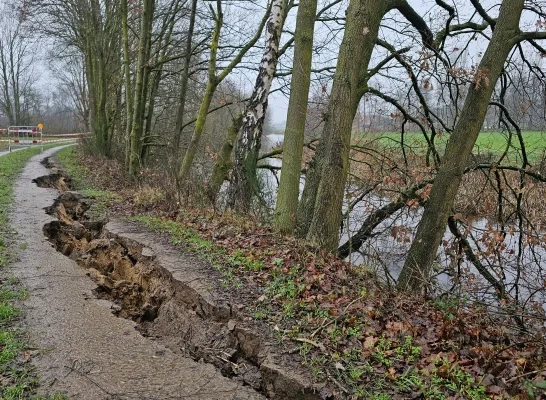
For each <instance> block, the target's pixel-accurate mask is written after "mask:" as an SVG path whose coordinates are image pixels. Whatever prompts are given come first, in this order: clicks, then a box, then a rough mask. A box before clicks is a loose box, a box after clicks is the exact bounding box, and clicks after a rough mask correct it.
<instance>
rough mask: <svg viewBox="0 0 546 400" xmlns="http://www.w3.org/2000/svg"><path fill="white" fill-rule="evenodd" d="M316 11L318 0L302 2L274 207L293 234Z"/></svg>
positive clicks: (283, 227)
mask: <svg viewBox="0 0 546 400" xmlns="http://www.w3.org/2000/svg"><path fill="white" fill-rule="evenodd" d="M316 12H317V0H301V1H300V2H299V5H298V15H297V17H296V32H295V39H294V61H293V64H292V81H291V85H290V101H289V103H288V114H287V119H286V129H285V130H284V143H283V157H282V168H281V181H280V184H279V190H278V194H277V205H276V210H275V212H276V216H275V224H276V227H277V229H278V230H279V231H280V232H281V233H293V232H294V228H295V227H296V212H297V209H298V196H299V190H300V176H301V172H300V171H301V161H302V157H303V141H304V136H305V119H306V116H307V103H308V101H309V86H310V83H311V61H312V56H313V34H314V28H315V18H316V16H315V14H316Z"/></svg>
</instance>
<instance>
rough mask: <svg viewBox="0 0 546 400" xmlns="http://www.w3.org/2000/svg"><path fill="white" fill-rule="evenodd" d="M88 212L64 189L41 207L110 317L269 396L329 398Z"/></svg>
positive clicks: (49, 232) (56, 241)
mask: <svg viewBox="0 0 546 400" xmlns="http://www.w3.org/2000/svg"><path fill="white" fill-rule="evenodd" d="M39 179H40V182H49V183H51V184H52V185H55V183H54V182H57V183H56V185H57V186H53V187H58V188H62V187H68V185H66V186H65V185H62V184H58V182H59V181H60V180H59V177H58V175H57V174H54V176H49V178H48V177H41V178H39ZM63 182H66V180H65V179H64V178H63ZM61 190H62V189H61ZM89 207H90V205H89V203H88V202H87V200H86V199H85V198H84V197H83V196H82V195H80V194H78V193H74V192H69V191H64V192H63V193H61V194H60V196H59V197H58V198H57V199H56V200H55V202H54V204H53V205H52V206H51V207H48V208H47V209H46V212H47V213H48V214H50V215H54V216H56V217H57V219H58V220H57V221H52V222H50V223H47V224H46V225H45V226H44V229H43V230H44V234H45V235H46V236H47V237H48V239H49V241H50V242H51V243H53V245H54V246H55V248H56V249H57V250H58V251H59V252H61V253H62V254H64V255H65V256H67V257H70V258H71V259H73V260H75V261H76V262H77V263H78V264H79V265H80V266H81V267H83V268H85V269H86V270H87V275H88V276H89V277H90V278H91V279H92V280H93V281H94V282H95V283H96V284H97V288H96V289H95V290H94V294H95V295H96V296H97V297H98V298H100V299H106V300H109V301H111V302H113V303H114V304H115V305H114V306H113V307H112V312H113V313H114V314H115V315H116V316H118V317H122V318H127V319H131V320H133V321H135V322H136V323H137V330H138V331H139V332H141V334H142V335H143V336H150V337H154V338H156V339H159V340H162V341H163V342H164V344H165V345H166V346H167V347H169V348H171V349H172V350H173V351H175V352H180V353H182V354H184V355H187V356H190V357H191V358H193V359H194V360H199V361H201V360H202V361H204V362H206V363H209V364H212V365H214V366H215V367H217V368H218V369H219V370H220V371H221V373H222V374H223V375H224V376H226V377H229V378H231V379H234V380H237V381H240V382H242V383H243V384H244V385H246V386H249V387H252V388H253V389H254V390H256V391H257V392H259V393H262V394H265V395H266V396H268V397H269V398H272V399H279V400H280V399H283V400H285V399H325V398H329V394H328V393H326V390H325V389H323V388H319V387H318V386H316V385H313V384H312V383H310V382H311V380H310V379H309V377H307V376H305V375H304V374H303V373H302V374H301V375H300V374H299V373H298V372H294V371H291V370H290V369H288V368H285V367H284V366H283V365H282V362H281V363H280V364H279V363H278V361H277V359H278V360H281V357H280V356H278V355H277V353H275V352H272V350H271V349H272V348H273V346H272V345H271V343H267V342H266V341H264V340H263V339H262V338H261V337H260V335H259V334H257V333H255V332H253V331H252V329H250V328H248V327H245V324H244V323H243V322H242V321H241V319H240V318H238V316H237V314H236V313H235V311H234V310H232V307H231V305H230V304H224V303H222V302H216V301H211V300H210V299H208V298H207V296H203V295H202V294H201V293H199V292H198V291H197V290H196V289H195V288H194V287H192V286H191V285H189V284H187V283H184V282H181V281H180V280H177V279H175V278H174V277H173V275H172V273H171V272H170V271H169V269H168V268H165V267H164V266H162V265H160V263H159V261H158V260H157V257H156V254H155V253H154V251H153V250H152V249H150V248H148V247H146V246H144V245H141V244H140V243H138V242H135V241H134V240H131V239H128V238H125V237H123V236H121V235H117V234H114V233H112V232H109V231H108V230H107V229H106V227H105V222H103V221H90V220H89V219H88V217H87V216H86V215H85V212H86V211H87V210H88V209H89ZM279 354H280V353H279Z"/></svg>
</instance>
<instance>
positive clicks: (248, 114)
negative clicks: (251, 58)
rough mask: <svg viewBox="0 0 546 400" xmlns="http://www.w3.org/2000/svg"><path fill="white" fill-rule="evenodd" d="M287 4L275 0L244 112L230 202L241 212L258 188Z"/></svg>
mask: <svg viewBox="0 0 546 400" xmlns="http://www.w3.org/2000/svg"><path fill="white" fill-rule="evenodd" d="M286 7H287V4H286V0H274V1H273V5H272V7H271V14H270V16H269V20H268V22H267V30H266V45H265V50H264V53H263V56H262V60H261V62H260V69H259V71H258V77H257V78H256V83H255V85H254V90H253V92H252V96H251V98H250V100H249V102H248V104H247V107H246V110H245V113H244V119H243V127H242V130H241V134H240V135H239V138H238V140H237V145H236V147H235V164H234V167H233V171H232V175H231V181H230V189H229V200H228V203H229V206H230V207H231V208H233V209H235V210H237V211H240V212H246V211H248V210H249V209H250V204H251V201H252V197H253V195H254V194H255V193H258V191H259V188H258V179H257V176H256V163H257V161H258V153H259V151H260V146H261V140H262V133H263V125H264V120H265V113H266V112H267V99H268V96H269V90H270V89H271V83H272V82H273V76H274V75H275V72H276V70H277V60H278V55H277V53H278V51H279V42H280V40H281V32H282V27H283V25H284V18H285V14H286Z"/></svg>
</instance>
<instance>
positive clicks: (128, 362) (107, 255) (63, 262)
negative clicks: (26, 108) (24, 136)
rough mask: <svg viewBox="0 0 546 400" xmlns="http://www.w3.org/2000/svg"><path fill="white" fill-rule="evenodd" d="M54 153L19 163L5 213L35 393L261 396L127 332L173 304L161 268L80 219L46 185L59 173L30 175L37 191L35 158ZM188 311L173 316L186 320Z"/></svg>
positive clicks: (74, 197) (76, 199)
mask: <svg viewBox="0 0 546 400" xmlns="http://www.w3.org/2000/svg"><path fill="white" fill-rule="evenodd" d="M54 151H55V150H48V151H45V152H44V153H42V154H41V155H39V156H36V157H34V158H33V159H32V160H31V161H30V162H29V164H28V165H27V166H26V168H25V170H24V171H23V174H22V175H21V177H20V179H19V181H18V183H17V185H16V189H15V194H16V196H15V201H14V205H15V206H14V210H13V212H12V215H11V218H10V223H11V224H12V226H14V227H15V228H16V229H17V231H18V236H19V238H20V240H21V241H24V242H25V244H26V246H25V249H24V250H23V251H22V252H21V254H20V260H19V261H18V262H16V263H14V264H13V265H12V266H11V273H13V274H14V275H15V276H17V277H18V278H19V279H20V280H21V281H22V282H23V283H24V284H25V286H26V287H27V288H28V292H29V298H28V300H26V301H25V308H26V312H25V318H24V320H23V325H24V327H25V328H26V330H27V331H28V335H29V340H30V342H31V343H32V344H33V345H34V346H35V348H37V349H40V351H39V354H38V355H37V356H36V357H32V359H31V360H32V362H33V364H34V366H35V367H36V371H37V373H38V375H39V376H40V377H42V382H41V385H40V392H41V393H42V394H48V393H49V394H50V393H54V392H62V393H65V394H66V395H67V396H68V398H71V399H158V400H159V399H171V398H172V399H175V398H177V399H211V400H212V399H218V400H221V399H263V398H264V395H263V394H262V393H260V392H259V391H257V390H255V389H253V388H251V387H249V386H246V385H243V384H242V383H241V382H240V381H237V380H234V379H229V378H227V377H225V376H222V374H221V372H220V370H219V369H218V368H216V367H215V366H214V365H213V364H212V363H206V362H204V361H205V360H204V359H203V357H205V356H203V357H202V358H201V359H200V360H201V361H200V362H196V361H194V359H192V358H190V357H186V356H184V355H182V354H180V353H175V352H174V351H172V350H171V349H170V348H169V347H167V346H165V345H164V344H162V343H161V341H160V340H156V338H147V337H145V336H144V335H142V334H141V333H140V332H139V331H137V330H136V329H135V328H139V330H141V331H142V332H145V330H143V329H141V327H144V326H145V324H146V323H150V322H151V321H156V320H159V319H160V316H161V315H162V312H163V309H164V310H165V311H166V310H167V309H168V308H167V307H166V305H167V304H171V305H173V306H174V304H179V303H173V301H174V300H173V299H174V298H175V297H176V296H175V294H176V291H175V290H174V288H173V285H172V284H169V281H170V278H169V277H168V274H166V273H165V272H164V271H162V270H161V269H160V268H156V267H154V266H153V262H152V261H153V258H154V257H153V256H148V255H147V253H146V251H145V250H144V249H140V250H139V249H138V248H137V247H131V246H132V245H129V244H126V243H123V242H120V243H118V242H117V241H115V240H113V241H112V240H111V239H112V238H108V237H105V236H104V232H103V226H104V222H103V221H89V220H87V218H86V216H85V210H86V209H87V208H88V206H89V204H88V203H86V202H85V201H84V200H83V198H82V197H81V196H80V195H79V194H77V193H72V192H64V193H62V194H61V195H60V197H59V193H58V192H57V190H54V189H51V188H49V187H51V186H53V187H55V188H60V189H67V188H69V184H67V180H66V179H65V178H64V177H62V175H61V176H60V177H59V178H58V179H57V178H55V177H48V178H43V179H37V180H36V182H37V183H39V184H40V185H41V186H46V187H45V188H40V187H37V185H35V184H34V183H33V180H35V179H36V178H39V177H43V176H47V175H49V174H48V172H49V171H48V170H47V169H46V168H45V166H44V165H42V164H40V161H42V160H43V159H44V157H47V156H51V155H52V154H53V153H54ZM60 179H62V182H64V183H59V180H60ZM65 184H66V186H65ZM44 209H45V210H46V211H47V212H48V213H49V214H53V215H54V216H55V217H53V216H52V215H49V214H46V212H45V211H44ZM57 217H60V219H57ZM44 226H45V227H46V228H44V230H45V232H46V233H47V235H48V236H51V237H52V238H53V239H52V240H53V242H54V243H55V248H52V246H51V243H50V242H49V241H47V240H46V238H45V237H44V231H43V230H42V228H43V227H44ZM57 248H58V249H59V250H60V252H58V251H56V250H57ZM84 249H85V250H86V251H85V252H84ZM63 254H67V255H69V256H70V257H65V256H64V255H63ZM133 254H134V255H135V259H134V260H131V256H132V255H133ZM73 259H78V264H80V265H81V266H83V267H85V268H82V267H81V266H80V265H78V264H77V263H76V262H74V261H73ZM89 276H92V277H93V278H94V279H95V280H96V282H97V283H95V282H94V281H93V280H91V279H89ZM171 283H172V282H171ZM173 296H174V297H173ZM111 300H112V301H114V302H115V303H112V301H111ZM197 311H199V310H197ZM197 311H193V310H188V311H187V312H186V311H184V313H185V314H183V315H184V316H188V318H195V317H194V316H192V312H193V313H195V315H197ZM112 312H114V313H115V314H117V315H119V316H124V317H127V318H117V317H116V316H115V315H113V313H112ZM199 312H200V311H199ZM209 312H210V313H212V314H214V315H220V314H218V313H219V312H216V311H209ZM224 320H225V318H224ZM192 321H196V319H193V320H192ZM220 328H221V327H220ZM220 328H219V329H220ZM220 331H221V329H220ZM213 354H216V353H213ZM207 357H208V356H207ZM210 357H212V356H210Z"/></svg>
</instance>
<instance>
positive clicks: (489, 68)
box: [398, 0, 524, 290]
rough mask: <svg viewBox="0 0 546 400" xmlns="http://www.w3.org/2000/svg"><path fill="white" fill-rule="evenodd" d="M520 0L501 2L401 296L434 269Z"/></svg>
mask: <svg viewBox="0 0 546 400" xmlns="http://www.w3.org/2000/svg"><path fill="white" fill-rule="evenodd" d="M523 3H524V0H504V1H503V2H502V5H501V8H500V13H499V17H498V19H497V22H496V24H495V30H494V32H493V35H492V37H491V41H490V43H489V46H488V47H487V50H486V52H485V54H484V56H483V58H482V60H481V62H480V65H479V67H478V70H477V72H476V75H475V76H474V82H473V84H472V86H471V87H470V88H469V91H468V94H467V96H466V99H465V103H464V106H463V109H462V112H461V116H460V118H459V120H458V122H457V124H456V125H455V129H454V131H453V133H452V135H451V138H450V140H449V142H448V144H447V147H446V151H445V155H444V158H443V160H442V165H441V166H440V169H439V170H438V174H437V176H436V178H435V179H434V185H433V187H432V191H431V194H430V200H429V201H428V204H427V206H426V207H425V211H424V214H423V217H422V218H421V221H420V223H419V226H418V228H417V233H416V235H415V238H414V239H413V242H412V244H411V247H410V250H409V253H408V257H407V259H406V262H405V264H404V268H403V269H402V272H401V274H400V277H399V279H398V287H399V288H400V289H403V290H419V289H421V288H422V287H423V286H424V285H425V284H426V283H427V282H428V279H429V274H430V270H431V268H432V264H433V263H434V260H435V259H436V254H437V251H438V247H439V246H440V242H441V240H442V237H443V235H444V232H445V229H446V224H447V221H448V217H449V215H450V214H451V212H452V207H453V203H454V201H455V196H456V195H457V191H458V189H459V185H460V183H461V179H462V176H463V172H464V168H465V166H466V164H467V161H468V157H469V156H470V154H471V153H472V148H473V147H474V144H475V143H476V139H477V138H478V134H479V133H480V130H481V127H482V124H483V121H484V118H485V115H486V113H487V107H488V104H489V99H490V98H491V94H492V93H493V90H494V88H495V84H496V82H497V80H498V78H499V76H500V74H501V72H502V70H503V67H504V63H505V61H506V59H507V57H508V55H509V53H510V50H511V49H512V46H513V45H514V43H515V38H516V35H517V33H518V26H519V20H520V17H521V13H522V10H523Z"/></svg>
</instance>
